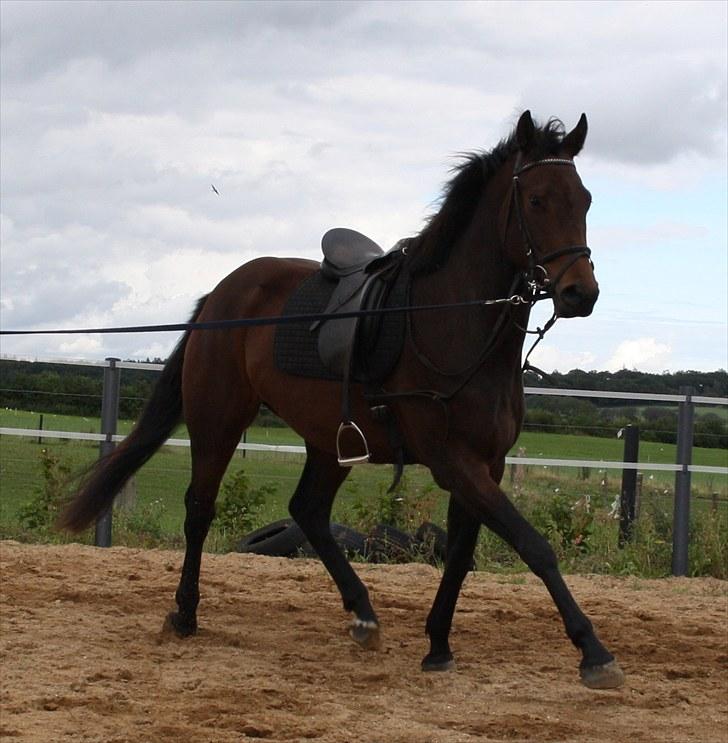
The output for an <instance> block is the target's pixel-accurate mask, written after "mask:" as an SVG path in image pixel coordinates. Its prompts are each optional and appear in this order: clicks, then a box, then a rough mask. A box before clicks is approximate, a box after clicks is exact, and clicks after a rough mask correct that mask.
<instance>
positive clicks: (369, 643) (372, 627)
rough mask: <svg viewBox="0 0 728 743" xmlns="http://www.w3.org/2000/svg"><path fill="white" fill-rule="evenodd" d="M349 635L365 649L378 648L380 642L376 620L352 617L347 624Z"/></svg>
mask: <svg viewBox="0 0 728 743" xmlns="http://www.w3.org/2000/svg"><path fill="white" fill-rule="evenodd" d="M349 635H351V639H352V640H354V642H355V643H357V645H361V646H362V647H363V648H364V649H365V650H379V648H380V647H381V644H382V640H381V637H380V635H379V625H378V624H377V623H376V622H372V621H366V620H364V619H353V620H352V622H351V624H350V625H349Z"/></svg>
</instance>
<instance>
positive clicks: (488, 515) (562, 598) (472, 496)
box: [435, 451, 624, 689]
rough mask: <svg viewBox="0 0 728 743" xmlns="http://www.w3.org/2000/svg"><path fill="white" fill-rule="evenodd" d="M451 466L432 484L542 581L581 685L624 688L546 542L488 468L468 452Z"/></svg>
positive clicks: (614, 664)
mask: <svg viewBox="0 0 728 743" xmlns="http://www.w3.org/2000/svg"><path fill="white" fill-rule="evenodd" d="M451 462H453V463H454V462H457V466H454V464H453V465H451V466H447V467H445V468H444V471H443V472H442V473H435V477H436V479H438V482H440V484H441V486H443V485H444V484H445V483H448V484H450V485H451V486H452V487H451V491H452V492H453V497H458V498H461V499H462V504H463V506H464V507H465V508H466V510H467V511H469V512H471V513H473V514H477V516H478V518H479V519H480V521H482V523H484V524H485V525H486V526H487V527H488V528H489V529H491V530H493V531H494V532H495V533H496V534H498V536H500V537H501V538H502V539H504V540H505V541H506V542H507V543H508V544H510V545H511V546H512V547H513V549H515V550H516V552H517V553H518V555H519V556H520V558H521V559H522V560H523V561H524V562H525V563H526V565H528V567H529V568H530V569H531V570H532V571H533V572H534V573H535V574H536V575H537V576H538V577H539V578H541V580H542V581H543V582H544V584H545V586H546V588H547V589H548V592H549V593H550V594H551V597H552V598H553V600H554V603H555V604H556V608H557V609H558V610H559V613H560V614H561V618H562V619H563V622H564V627H565V629H566V634H567V635H568V637H569V639H570V640H571V641H572V642H573V643H574V645H575V646H576V647H577V648H578V649H579V650H580V651H581V654H582V659H581V664H580V667H579V668H580V676H581V680H582V682H583V683H584V684H585V685H586V686H589V687H591V688H596V689H608V688H614V687H617V686H621V685H622V684H623V683H624V674H623V673H622V670H621V669H620V667H619V665H618V664H617V661H616V660H615V659H614V656H613V655H612V654H611V653H610V652H609V651H608V650H607V649H606V648H605V647H604V645H602V643H601V642H600V641H599V639H598V638H597V636H596V633H595V632H594V628H593V627H592V624H591V622H590V621H589V619H587V617H586V616H585V615H584V613H583V612H582V611H581V609H580V608H579V606H578V604H577V603H576V601H575V600H574V597H573V596H572V595H571V592H570V591H569V589H568V587H567V586H566V583H564V579H563V578H562V576H561V573H560V571H559V567H558V563H557V561H556V555H555V554H554V551H553V549H552V548H551V545H550V544H549V543H548V541H547V540H546V539H545V538H544V537H543V536H542V535H541V534H539V532H537V531H536V530H535V529H534V528H533V527H532V526H531V524H529V523H528V521H526V519H525V518H524V517H523V516H522V515H521V514H520V513H519V512H518V510H517V509H516V507H515V506H514V505H513V504H512V503H511V502H510V501H509V500H508V497H507V496H506V494H505V493H504V492H503V491H502V490H501V488H500V486H499V485H498V482H497V481H496V478H494V477H493V475H492V470H491V468H490V467H489V466H488V465H487V464H486V463H484V462H482V461H480V460H479V459H478V458H477V456H476V455H473V454H471V453H470V452H469V451H467V452H462V451H461V452H460V456H458V457H454V458H453V459H452V460H451ZM497 469H498V468H496V470H497ZM500 469H502V467H501V468H500ZM440 475H444V477H441V476H440ZM443 480H444V482H442V481H443Z"/></svg>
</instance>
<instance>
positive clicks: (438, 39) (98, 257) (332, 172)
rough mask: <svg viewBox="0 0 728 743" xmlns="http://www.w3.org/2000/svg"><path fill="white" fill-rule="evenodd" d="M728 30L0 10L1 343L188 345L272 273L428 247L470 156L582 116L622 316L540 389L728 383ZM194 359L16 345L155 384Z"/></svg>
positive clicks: (583, 17)
mask: <svg viewBox="0 0 728 743" xmlns="http://www.w3.org/2000/svg"><path fill="white" fill-rule="evenodd" d="M727 8H728V4H727V3H725V2H722V1H716V2H702V3H701V2H692V1H691V2H664V3H663V2H604V3H600V2H576V3H570V2H556V3H549V2H445V3H439V2H425V3H419V2H399V3H398V2H392V1H391V0H389V1H387V2H382V3H378V2H362V3H360V2H341V3H339V2H322V3H316V2H313V3H311V2H241V3H235V2H220V3H217V2H210V1H207V2H182V3H174V2H164V3H162V2H120V3H115V2H109V1H108V0H107V1H105V2H98V3H95V2H74V3H66V2H58V1H57V0H56V1H54V2H47V3H46V2H41V3H36V2H30V1H28V0H24V1H23V2H2V3H1V5H0V13H1V19H0V20H1V29H2V39H1V44H2V46H1V54H2V57H1V60H0V72H1V80H0V96H1V100H0V104H1V106H0V118H1V121H0V124H1V129H0V171H1V181H0V188H1V192H0V195H1V197H2V206H1V208H2V227H1V234H0V238H1V253H0V259H1V263H0V270H1V280H2V283H1V286H0V290H1V291H0V302H1V317H0V323H1V325H2V327H3V328H5V329H11V328H12V329H21V328H26V329H29V328H41V327H48V328H50V327H79V326H80V327H83V326H102V325H129V324H151V323H167V322H181V321H185V320H187V319H188V316H189V314H190V312H191V309H192V307H193V304H194V302H195V300H196V298H197V297H198V296H200V295H201V294H204V293H206V292H209V291H210V290H211V289H212V288H213V287H214V286H215V284H216V283H217V282H218V281H219V280H220V279H222V278H223V277H224V276H225V275H226V274H227V273H229V272H230V271H231V270H232V269H234V268H235V267H237V266H238V265H239V264H241V263H244V262H245V261H248V260H250V259H251V258H254V257H256V256H262V255H278V256H294V255H295V256H304V257H310V258H317V257H318V255H319V244H320V237H321V235H322V233H323V232H325V231H326V230H327V229H328V228H330V227H332V226H350V227H353V228H355V229H358V230H361V231H363V232H365V233H367V234H368V235H370V236H371V237H372V238H373V239H375V240H376V241H377V242H379V243H380V244H382V245H384V246H387V247H388V246H390V245H391V244H392V243H394V242H395V241H396V240H397V239H398V238H400V237H402V236H405V235H410V234H413V233H414V232H416V231H418V230H419V229H420V228H421V227H422V226H423V222H424V220H425V219H426V218H427V216H428V215H429V214H431V213H432V211H433V209H435V208H436V200H437V197H438V195H439V193H440V188H441V186H442V184H443V182H444V181H445V180H446V179H447V178H448V171H449V169H450V168H451V167H452V165H453V164H454V163H455V162H457V157H456V156H457V153H459V152H463V151H470V150H475V149H481V148H482V149H489V148H491V147H493V146H494V145H495V144H497V142H498V141H499V140H500V139H501V138H502V137H504V136H506V135H507V134H508V133H509V132H510V131H511V129H512V127H513V125H514V123H515V121H516V120H517V117H518V115H519V113H520V112H521V111H523V110H524V109H526V108H529V109H531V111H532V112H533V114H534V116H535V117H536V118H537V119H538V120H540V121H545V120H547V119H548V118H549V117H550V116H557V117H559V118H561V119H562V120H563V121H564V122H565V124H566V126H567V128H571V127H573V126H574V124H575V123H576V121H577V119H578V117H579V115H580V114H581V112H582V111H584V112H586V114H587V116H588V118H589V136H588V138H587V142H586V146H585V149H584V151H583V153H582V154H581V155H580V156H579V158H578V161H577V164H578V168H579V172H580V174H581V176H582V179H583V180H584V182H585V184H586V185H587V187H588V188H589V189H590V191H591V192H592V194H593V197H594V204H593V207H592V210H591V211H590V216H589V243H590V245H591V247H592V250H593V257H594V260H595V263H596V267H597V277H598V279H599V281H600V284H601V287H602V295H601V297H600V300H599V302H598V304H597V307H596V309H595V311H594V314H593V315H592V316H591V317H590V318H587V319H578V320H562V321H561V322H560V323H558V324H557V325H556V327H555V328H554V329H553V330H552V331H551V333H550V334H549V335H548V336H547V338H546V340H545V341H544V342H543V343H542V345H541V346H540V347H539V350H538V352H537V353H536V354H535V355H534V357H533V361H534V363H536V364H537V365H538V366H540V367H542V368H545V369H547V370H551V369H558V370H559V371H568V370H569V369H571V368H577V367H578V368H582V369H598V370H605V369H620V368H623V367H626V368H630V369H631V368H636V369H640V370H642V371H658V372H659V371H663V370H678V369H702V370H714V369H718V368H726V367H727V366H728V358H727V356H728V327H727V323H728V307H727V299H726V297H727V294H728V291H727V284H728V266H727V257H728V237H727V234H726V229H727V221H728V217H727V201H728V188H727V183H726V179H727V169H728V157H727V154H726V152H727V145H726V139H727V131H726V130H727V126H728V124H727V106H728V104H727V97H726V70H727V69H728V60H727V58H726V48H727V46H728V41H727V38H726V33H727V32H726V29H727V28H728V18H727V12H726V9H727ZM213 183H214V184H215V186H216V187H217V189H218V191H219V196H218V195H216V194H215V193H214V192H213V191H212V189H211V187H210V185H211V184H213ZM542 315H543V311H542V312H541V313H539V314H537V315H536V316H535V317H534V319H535V320H536V321H539V320H542V319H543V317H542ZM175 338H176V336H175V335H174V334H171V335H159V334H157V335H150V334H143V335H134V336H69V337H52V336H48V337H44V336H37V337H31V338H19V339H8V338H2V339H0V343H2V349H1V352H2V354H4V355H15V356H18V357H25V358H57V357H60V358H85V359H92V360H97V359H103V358H104V357H105V356H118V357H122V358H125V359H126V358H137V359H144V358H147V357H155V356H159V357H165V356H166V355H167V354H168V353H169V351H170V350H171V347H172V345H173V344H174V342H175Z"/></svg>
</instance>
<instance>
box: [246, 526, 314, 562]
mask: <svg viewBox="0 0 728 743" xmlns="http://www.w3.org/2000/svg"><path fill="white" fill-rule="evenodd" d="M305 541H306V537H305V536H304V534H303V532H302V531H301V527H300V526H299V525H298V524H297V523H296V522H295V521H294V520H293V519H281V520H280V521H274V522H273V523H272V524H268V525H267V526H263V527H261V528H260V529H256V530H255V531H251V532H250V534H246V535H245V536H244V537H243V538H242V539H241V540H240V541H239V542H238V543H237V545H236V546H235V551H236V552H248V553H250V552H252V553H253V554H256V555H268V556H269V557H290V556H291V555H294V554H295V553H296V552H297V551H298V549H299V548H300V547H301V545H302V544H303V543H304V542H305Z"/></svg>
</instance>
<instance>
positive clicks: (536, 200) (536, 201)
mask: <svg viewBox="0 0 728 743" xmlns="http://www.w3.org/2000/svg"><path fill="white" fill-rule="evenodd" d="M528 201H529V202H530V204H531V206H541V199H539V198H538V196H531V197H530V198H529V199H528Z"/></svg>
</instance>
